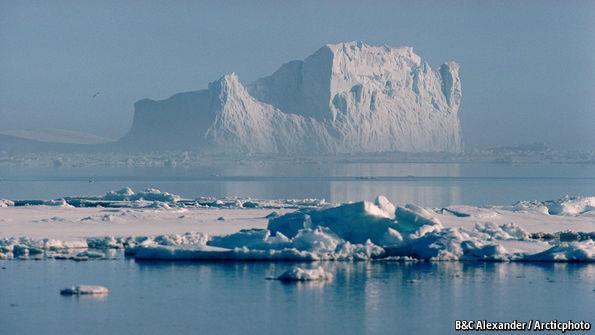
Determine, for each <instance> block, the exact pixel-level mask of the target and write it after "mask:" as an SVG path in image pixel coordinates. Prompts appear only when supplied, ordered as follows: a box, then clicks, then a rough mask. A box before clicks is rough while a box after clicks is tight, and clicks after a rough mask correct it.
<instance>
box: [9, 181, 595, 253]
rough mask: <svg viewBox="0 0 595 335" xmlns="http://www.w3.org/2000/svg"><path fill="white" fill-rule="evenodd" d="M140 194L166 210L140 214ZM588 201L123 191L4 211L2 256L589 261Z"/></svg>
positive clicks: (593, 222)
mask: <svg viewBox="0 0 595 335" xmlns="http://www.w3.org/2000/svg"><path fill="white" fill-rule="evenodd" d="M139 194H141V195H140V196H139ZM110 197H111V198H112V200H107V198H110ZM144 197H150V199H151V200H152V201H154V202H158V203H161V204H165V205H167V206H157V207H155V206H149V207H147V206H139V205H138V203H137V202H138V201H141V200H140V199H141V198H142V199H144ZM594 199H595V197H565V198H562V199H558V200H551V201H522V202H519V203H516V204H514V205H510V206H485V207H473V206H449V207H446V208H422V207H419V206H416V205H413V204H406V205H395V204H392V203H391V202H390V201H389V200H388V199H387V198H385V197H383V196H379V197H378V198H377V199H376V200H375V201H374V202H369V201H360V202H353V203H344V204H336V205H333V204H328V203H326V202H312V201H311V200H308V201H306V202H300V201H297V200H296V201H293V202H292V203H293V204H294V205H295V204H301V205H296V206H293V207H291V206H287V204H288V202H287V201H283V200H271V201H258V200H246V199H234V203H233V204H231V203H228V205H222V204H224V203H225V201H224V200H220V199H217V200H212V202H211V203H212V204H215V205H214V206H203V205H201V204H200V202H199V201H196V200H193V199H182V198H180V197H178V196H176V195H172V194H169V193H166V192H161V191H159V190H149V191H146V192H139V193H134V192H133V191H132V190H129V189H124V190H122V191H120V192H113V193H109V194H108V195H106V196H104V197H96V198H91V197H88V198H85V199H82V198H65V200H64V201H65V202H66V203H67V204H68V206H48V205H46V202H43V201H39V204H40V205H37V206H36V205H32V203H34V201H29V203H28V206H22V204H19V203H18V202H15V204H11V205H10V206H8V207H2V208H0V216H1V217H3V218H10V220H0V258H9V259H13V258H15V259H31V258H34V259H35V258H40V257H53V258H58V259H74V260H92V259H109V258H110V256H108V255H106V254H105V252H104V250H107V249H124V250H125V252H126V254H128V255H130V256H133V257H135V258H136V259H139V260H141V259H142V260H150V259H167V260H204V259H211V260H301V261H315V260H335V261H336V260H370V259H381V258H387V257H391V258H395V259H396V258H399V259H401V258H403V259H406V258H407V259H409V258H415V259H422V260H476V261H477V260H483V261H586V262H592V261H594V260H595V256H594V255H595V253H594V245H593V238H594V236H595V233H594V231H595V229H594V227H595V210H594V209H593V202H594ZM97 202H102V203H103V204H105V205H107V206H108V207H107V208H106V207H102V206H98V205H97ZM247 203H250V205H249V206H246V205H245V204H247ZM305 203H307V204H308V205H303V204H305ZM71 204H75V205H76V206H75V205H71ZM90 204H93V206H92V207H87V206H88V205H90ZM273 205H276V207H274V206H273ZM271 208H275V209H276V210H275V211H276V212H277V214H276V215H270V213H271V212H270V209H271ZM106 216H107V217H109V220H105V219H104V218H105V217H106ZM220 217H225V220H219V218H220ZM87 248H89V249H91V250H89V251H86V250H85V249H87ZM74 249H77V250H78V251H77V252H75V253H72V252H71V250H74Z"/></svg>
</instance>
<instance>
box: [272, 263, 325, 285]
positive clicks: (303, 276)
mask: <svg viewBox="0 0 595 335" xmlns="http://www.w3.org/2000/svg"><path fill="white" fill-rule="evenodd" d="M277 279H278V280H280V281H313V280H316V281H324V280H332V279H333V274H332V273H329V272H326V271H324V269H323V268H322V266H319V267H318V268H315V269H303V268H300V267H297V266H294V267H292V268H291V269H289V270H287V271H285V272H284V273H283V274H281V275H280V276H279V277H277Z"/></svg>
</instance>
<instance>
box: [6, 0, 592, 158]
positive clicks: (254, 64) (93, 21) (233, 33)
mask: <svg viewBox="0 0 595 335" xmlns="http://www.w3.org/2000/svg"><path fill="white" fill-rule="evenodd" d="M594 22H595V2H594V1H435V2H419V1H402V2H398V1H329V2H322V1H299V2H298V1H295V2H294V1H291V2H290V1H204V2H201V1H81V0H78V1H38V2H36V1H4V0H0V129H19V128H40V127H53V128H66V129H78V130H84V131H90V132H93V133H95V134H98V135H104V136H108V137H113V138H117V137H119V136H121V135H122V134H124V133H125V132H126V130H127V129H128V127H129V126H130V123H131V120H132V112H133V109H132V105H133V103H134V101H136V100H138V99H141V98H144V97H149V98H153V99H160V98H165V97H168V96H170V95H171V94H174V93H176V92H181V91H188V90H196V89H201V88H205V87H206V85H207V83H208V82H210V81H213V80H215V79H217V78H219V77H220V76H221V75H223V74H225V73H227V72H231V71H235V72H236V73H238V75H239V76H240V79H241V80H242V81H244V82H250V81H252V80H254V79H256V78H259V77H261V76H264V75H268V74H270V73H271V72H273V71H274V70H276V69H277V68H278V67H279V66H280V65H281V64H282V63H284V62H287V61H289V60H292V59H301V58H304V57H305V56H307V55H309V54H311V53H313V52H314V51H315V50H317V49H318V48H319V47H321V46H322V45H324V44H326V43H335V42H340V41H352V40H362V41H366V42H367V43H369V44H388V45H391V46H403V45H407V46H413V47H414V50H415V51H416V52H417V53H419V54H420V55H421V56H422V57H423V58H425V59H426V60H427V61H428V62H429V63H430V64H431V65H432V66H433V67H436V66H437V65H439V64H440V63H442V62H444V61H447V60H455V61H457V62H458V63H459V64H461V76H462V83H463V105H462V110H461V113H462V120H463V131H464V136H465V141H466V144H467V146H468V147H485V146H491V145H501V144H517V143H525V142H534V141H544V142H547V143H549V144H552V145H554V146H558V147H563V148H570V149H572V148H579V149H595V23H594ZM97 91H100V92H102V93H101V95H99V96H98V97H97V98H95V99H93V98H92V95H93V93H95V92H97Z"/></svg>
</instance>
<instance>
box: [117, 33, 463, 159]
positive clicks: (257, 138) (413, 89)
mask: <svg viewBox="0 0 595 335" xmlns="http://www.w3.org/2000/svg"><path fill="white" fill-rule="evenodd" d="M458 71H459V68H458V65H457V64H456V63H454V62H449V63H446V64H444V65H442V66H440V67H439V68H438V69H437V70H432V69H431V68H430V66H429V65H428V64H427V63H425V62H423V61H422V59H421V58H420V57H419V56H418V55H416V54H415V53H414V52H413V49H412V48H390V47H387V46H381V47H375V46H369V45H366V44H364V43H361V42H359V43H356V42H352V43H340V44H334V45H327V46H324V47H323V48H321V49H319V50H318V51H317V52H315V53H314V54H313V55H311V56H309V57H307V58H306V59H305V60H303V61H292V62H289V63H287V64H285V65H283V66H282V67H281V68H280V69H279V70H277V71H276V72H275V73H273V74H272V75H270V76H268V77H265V78H262V79H259V80H257V81H255V82H253V83H251V84H249V85H246V86H243V85H242V84H241V83H240V81H239V80H238V77H237V76H236V75H235V74H229V75H225V76H223V77H222V78H221V79H219V80H217V81H215V82H213V83H211V84H209V87H208V89H207V90H202V91H197V92H190V93H183V94H179V95H174V96H173V97H171V98H169V99H167V100H163V101H151V100H146V99H145V100H141V101H139V102H137V103H136V105H135V118H134V124H133V127H132V130H131V131H130V133H129V134H128V135H127V136H125V137H124V138H123V139H122V141H123V142H128V143H136V142H138V141H139V140H140V141H141V142H140V143H144V144H147V143H149V144H150V143H154V142H157V141H155V140H151V138H152V137H157V138H161V139H163V136H165V135H169V134H171V136H172V137H171V138H170V140H171V143H169V142H168V141H165V142H167V143H168V144H167V145H176V143H175V142H176V141H177V143H178V144H177V145H178V146H180V145H181V146H186V147H188V146H194V147H201V146H209V147H215V148H216V150H223V151H231V152H255V153H296V152H302V153H305V152H317V153H350V152H383V151H403V152H461V151H462V139H461V130H460V122H459V116H458V111H459V106H460V103H461V81H460V78H459V73H458ZM164 133H168V134H164Z"/></svg>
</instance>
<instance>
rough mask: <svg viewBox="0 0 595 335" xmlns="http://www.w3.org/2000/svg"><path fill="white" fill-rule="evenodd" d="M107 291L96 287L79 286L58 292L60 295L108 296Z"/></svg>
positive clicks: (101, 287)
mask: <svg viewBox="0 0 595 335" xmlns="http://www.w3.org/2000/svg"><path fill="white" fill-rule="evenodd" d="M108 293H109V290H108V289H107V288H105V287H103V286H97V285H79V286H73V287H68V288H64V289H61V290H60V294H62V295H83V294H102V295H103V294H108Z"/></svg>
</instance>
